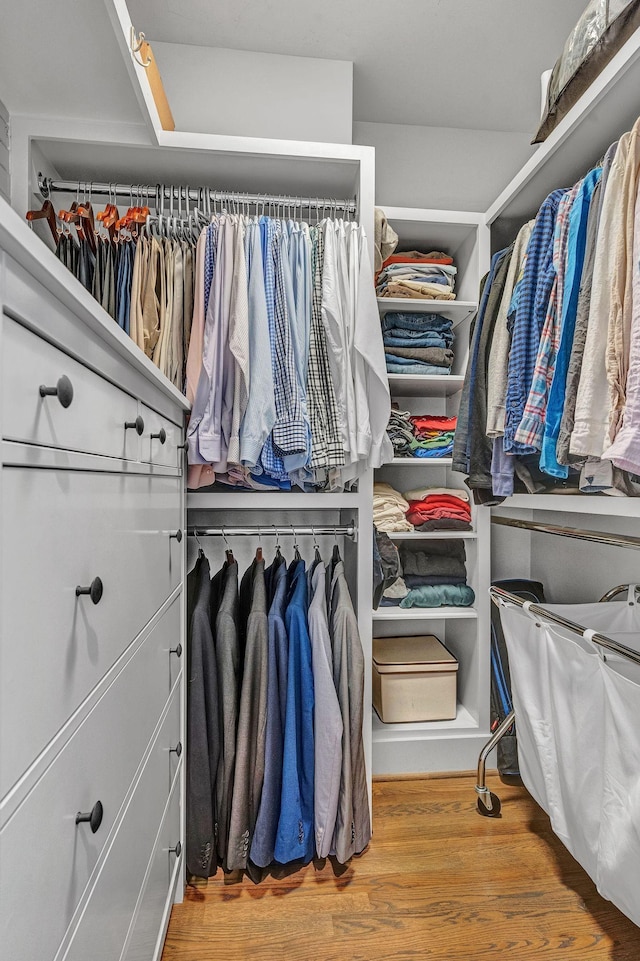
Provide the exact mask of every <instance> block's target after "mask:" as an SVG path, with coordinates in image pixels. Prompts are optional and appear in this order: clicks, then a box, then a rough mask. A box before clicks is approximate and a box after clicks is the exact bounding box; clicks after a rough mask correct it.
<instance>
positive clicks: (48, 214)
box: [26, 200, 60, 244]
mask: <svg viewBox="0 0 640 961" xmlns="http://www.w3.org/2000/svg"><path fill="white" fill-rule="evenodd" d="M26 217H27V220H28V221H29V222H30V223H33V221H34V220H46V221H47V223H48V225H49V230H50V231H51V235H52V237H53V239H54V241H55V243H56V244H57V243H58V239H59V237H60V231H59V230H58V220H57V217H56V212H55V210H54V207H53V204H52V203H51V201H50V200H45V202H44V203H43V205H42V207H41V208H40V210H27V213H26Z"/></svg>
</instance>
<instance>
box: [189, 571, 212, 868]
mask: <svg viewBox="0 0 640 961" xmlns="http://www.w3.org/2000/svg"><path fill="white" fill-rule="evenodd" d="M209 575H210V570H209V562H208V560H207V559H206V557H199V558H198V560H197V561H196V566H195V568H194V571H193V572H192V575H190V577H191V582H190V585H189V586H188V588H187V596H188V597H191V598H194V597H195V603H194V607H193V613H192V615H191V618H190V630H189V636H188V640H187V645H188V654H187V667H188V678H187V687H188V691H187V704H188V712H187V838H186V841H187V843H186V861H187V871H188V872H189V873H190V874H195V875H196V876H198V877H204V878H206V877H211V876H212V875H214V874H215V873H216V870H217V859H216V837H215V834H216V830H215V829H216V813H215V795H216V776H217V772H218V760H219V756H220V717H219V707H218V673H217V665H216V654H215V648H214V643H213V635H212V633H211V621H210V603H211V581H210V576H209ZM194 582H195V584H194Z"/></svg>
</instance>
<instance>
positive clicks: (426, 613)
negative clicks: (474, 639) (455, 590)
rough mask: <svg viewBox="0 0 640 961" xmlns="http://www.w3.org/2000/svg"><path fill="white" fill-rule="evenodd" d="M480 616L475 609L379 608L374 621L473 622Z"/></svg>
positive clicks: (374, 614) (374, 613) (375, 612)
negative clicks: (455, 620) (456, 620)
mask: <svg viewBox="0 0 640 961" xmlns="http://www.w3.org/2000/svg"><path fill="white" fill-rule="evenodd" d="M477 616H478V612H477V610H476V609H475V607H406V608H405V607H379V608H378V610H377V611H374V612H373V620H374V621H441V620H443V619H444V618H446V619H447V620H452V619H454V618H457V619H458V620H463V619H466V620H472V619H473V618H476V617H477Z"/></svg>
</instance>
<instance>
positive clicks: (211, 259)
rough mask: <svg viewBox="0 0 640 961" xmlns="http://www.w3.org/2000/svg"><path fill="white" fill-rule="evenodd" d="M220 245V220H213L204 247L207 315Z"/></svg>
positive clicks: (205, 310)
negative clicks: (217, 251)
mask: <svg viewBox="0 0 640 961" xmlns="http://www.w3.org/2000/svg"><path fill="white" fill-rule="evenodd" d="M217 247H218V221H217V220H213V221H212V222H211V223H210V224H209V226H208V227H207V239H206V242H205V248H204V315H205V317H206V316H207V308H208V306H209V295H210V294H211V284H212V283H213V273H214V271H215V268H216V250H217Z"/></svg>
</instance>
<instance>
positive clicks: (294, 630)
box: [275, 560, 315, 864]
mask: <svg viewBox="0 0 640 961" xmlns="http://www.w3.org/2000/svg"><path fill="white" fill-rule="evenodd" d="M288 580H289V592H288V596H287V609H286V613H285V624H286V628H287V634H288V637H289V664H288V677H287V708H286V717H285V731H284V758H283V762H282V794H281V800H280V818H279V821H278V833H277V835H276V844H275V858H276V861H280V862H281V863H282V864H286V863H287V862H289V861H297V860H301V861H303V862H304V863H305V864H306V863H308V862H309V861H310V860H311V859H312V858H313V854H314V850H315V841H314V831H313V783H314V751H313V670H312V667H311V642H310V640H309V631H308V627H307V579H306V576H305V564H304V561H302V560H296V561H293V562H292V563H291V565H290V567H289V572H288Z"/></svg>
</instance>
